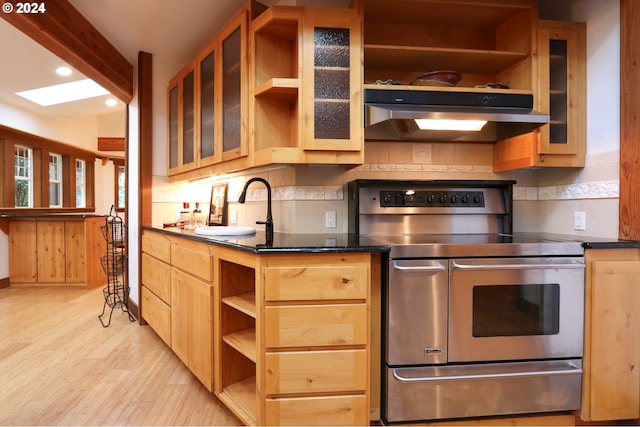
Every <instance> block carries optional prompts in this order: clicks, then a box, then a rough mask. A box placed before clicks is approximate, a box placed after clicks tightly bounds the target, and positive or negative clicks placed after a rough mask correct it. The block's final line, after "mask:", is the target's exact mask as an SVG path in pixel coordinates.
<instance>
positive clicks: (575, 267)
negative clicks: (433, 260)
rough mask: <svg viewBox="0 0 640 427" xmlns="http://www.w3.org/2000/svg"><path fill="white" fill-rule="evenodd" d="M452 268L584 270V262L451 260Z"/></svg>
mask: <svg viewBox="0 0 640 427" xmlns="http://www.w3.org/2000/svg"><path fill="white" fill-rule="evenodd" d="M452 266H453V268H457V269H459V270H543V269H545V270H546V269H570V270H584V268H585V266H584V264H491V265H488V264H477V265H474V264H459V263H457V262H456V261H452Z"/></svg>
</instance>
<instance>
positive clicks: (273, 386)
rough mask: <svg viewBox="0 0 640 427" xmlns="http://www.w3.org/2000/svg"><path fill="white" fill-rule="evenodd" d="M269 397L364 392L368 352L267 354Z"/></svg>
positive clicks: (367, 371)
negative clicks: (295, 394) (292, 394)
mask: <svg viewBox="0 0 640 427" xmlns="http://www.w3.org/2000/svg"><path fill="white" fill-rule="evenodd" d="M265 372H266V388H265V390H266V393H267V395H272V396H273V395H278V394H287V393H331V392H365V391H366V388H367V375H368V374H369V363H368V359H367V352H366V350H326V351H294V352H283V353H267V355H266V358H265Z"/></svg>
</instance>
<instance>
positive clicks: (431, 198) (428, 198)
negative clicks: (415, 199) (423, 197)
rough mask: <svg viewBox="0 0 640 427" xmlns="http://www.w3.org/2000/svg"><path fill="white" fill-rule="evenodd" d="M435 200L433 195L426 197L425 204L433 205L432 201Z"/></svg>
mask: <svg viewBox="0 0 640 427" xmlns="http://www.w3.org/2000/svg"><path fill="white" fill-rule="evenodd" d="M435 199H436V197H435V196H434V195H433V194H429V195H428V196H427V203H433V201H434V200H435Z"/></svg>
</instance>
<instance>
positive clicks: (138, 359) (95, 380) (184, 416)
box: [0, 287, 242, 426]
mask: <svg viewBox="0 0 640 427" xmlns="http://www.w3.org/2000/svg"><path fill="white" fill-rule="evenodd" d="M103 302H104V299H103V296H102V289H91V290H86V289H78V288H66V287H65V288H62V287H60V288H51V287H38V288H29V287H19V288H14V287H9V288H4V289H0V425H18V426H22V425H103V426H109V425H178V426H180V425H218V426H220V425H234V426H235V425H242V424H241V423H240V421H239V420H238V419H237V418H236V417H235V416H234V415H233V414H232V413H231V412H230V411H228V410H227V409H226V408H225V407H224V405H222V404H221V403H220V402H219V401H218V400H217V398H216V397H215V396H214V395H213V394H211V393H210V392H209V391H208V390H207V389H205V388H204V386H203V385H202V384H200V382H199V381H198V380H197V379H196V378H195V377H194V376H193V375H192V374H191V372H189V370H188V369H187V368H186V367H185V366H184V365H183V364H182V362H181V361H180V360H179V359H178V358H177V356H175V354H173V352H172V351H171V350H170V349H169V348H167V346H166V345H165V344H164V343H163V342H162V341H161V340H160V338H158V336H157V335H156V334H155V333H154V332H153V331H152V330H151V329H150V328H149V326H140V324H139V323H138V322H134V323H131V322H129V320H128V317H127V315H126V313H123V312H122V311H120V310H114V312H113V318H112V321H111V325H110V326H109V327H108V328H103V327H102V325H101V324H100V321H99V320H98V315H99V314H100V313H101V312H102V304H103Z"/></svg>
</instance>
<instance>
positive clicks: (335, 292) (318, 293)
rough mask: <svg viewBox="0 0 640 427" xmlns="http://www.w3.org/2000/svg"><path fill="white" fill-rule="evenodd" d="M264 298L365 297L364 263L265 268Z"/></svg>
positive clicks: (281, 299)
mask: <svg viewBox="0 0 640 427" xmlns="http://www.w3.org/2000/svg"><path fill="white" fill-rule="evenodd" d="M265 276H266V277H265V278H266V283H267V286H266V289H265V299H266V300H267V301H287V300H288V301H304V300H327V299H331V300H337V299H366V298H367V289H368V281H367V268H366V266H364V265H353V266H335V265H322V266H310V267H295V266H286V267H267V268H265Z"/></svg>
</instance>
